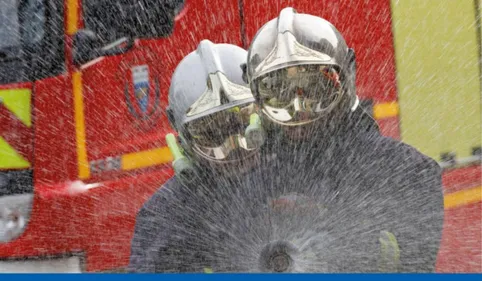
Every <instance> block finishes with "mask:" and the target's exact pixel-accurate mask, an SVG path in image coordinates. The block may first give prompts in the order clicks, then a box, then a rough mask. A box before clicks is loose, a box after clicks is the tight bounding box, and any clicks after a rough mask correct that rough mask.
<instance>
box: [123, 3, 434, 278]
mask: <svg viewBox="0 0 482 281" xmlns="http://www.w3.org/2000/svg"><path fill="white" fill-rule="evenodd" d="M307 27H309V28H307ZM230 62H231V60H230ZM181 64H182V63H181ZM244 69H245V70H246V72H247V73H245V75H243V76H244V77H245V78H246V80H247V82H249V84H250V87H251V92H252V93H253V94H254V98H255V100H256V106H255V111H254V112H255V113H256V112H257V113H258V114H259V116H260V119H261V124H262V130H258V131H256V132H258V133H257V134H254V135H255V136H264V137H262V138H261V137H259V138H254V139H263V140H264V142H260V141H253V143H257V144H260V143H264V144H263V146H262V147H261V148H260V149H259V151H260V152H259V153H258V155H266V157H259V158H258V159H259V160H260V161H257V162H256V164H253V163H255V162H253V161H245V160H244V159H248V157H247V155H241V157H240V159H243V160H241V161H240V163H243V164H241V166H239V167H241V169H238V168H237V167H238V166H236V165H233V166H223V168H222V169H221V170H219V169H218V168H215V167H216V166H215V165H213V163H211V162H209V161H208V162H204V161H198V160H196V161H197V162H198V163H202V164H200V167H202V169H200V168H197V169H196V170H197V171H199V170H201V171H209V175H211V176H205V177H201V178H203V179H204V180H206V178H208V179H209V180H208V181H207V182H209V183H208V184H204V180H194V182H195V183H196V184H195V185H191V186H190V188H187V189H185V190H183V191H182V192H172V191H171V192H165V193H164V194H165V196H164V197H163V200H160V199H159V200H157V203H155V204H152V206H151V207H149V208H150V209H151V211H150V214H151V218H150V219H146V220H145V222H144V224H146V225H147V224H151V226H150V228H145V229H144V230H142V227H139V225H142V223H140V222H139V218H138V226H137V229H136V233H142V232H150V233H151V235H154V236H156V237H155V239H157V241H162V242H159V243H160V245H162V247H159V246H158V245H156V246H154V247H150V245H155V243H153V241H154V240H155V239H153V238H150V239H149V238H148V239H140V238H137V242H136V236H135V237H134V242H133V253H134V254H133V255H134V258H133V259H132V260H131V261H134V262H133V263H131V264H138V268H141V269H142V268H143V267H144V266H145V270H147V271H177V272H178V271H189V272H192V271H194V272H199V271H203V270H205V271H208V272H210V271H215V272H218V271H219V272H379V271H384V272H387V271H390V272H393V271H402V272H430V271H433V270H434V267H435V261H436V257H437V253H438V248H439V244H440V239H441V232H442V224H443V196H442V188H441V170H440V167H439V166H438V165H437V163H436V162H434V161H433V160H432V159H430V158H428V157H426V156H424V155H422V154H421V153H420V152H418V151H417V150H416V149H414V148H413V147H410V146H409V145H406V144H404V143H401V142H398V141H396V140H393V139H390V138H386V137H383V136H382V135H381V134H380V133H379V131H378V127H377V125H376V123H375V122H374V120H373V119H372V118H371V117H370V116H369V115H368V114H367V113H366V112H365V110H363V108H361V107H360V106H359V101H358V98H357V95H356V88H355V77H356V76H355V75H356V73H355V71H356V67H355V54H354V51H353V50H352V49H350V48H348V46H347V44H346V43H345V41H344V39H343V37H342V36H341V34H340V33H339V32H338V31H337V30H336V28H335V27H334V26H333V25H331V24H330V23H329V22H327V21H325V20H324V19H321V18H319V17H315V16H311V15H307V14H298V13H296V12H295V11H294V10H293V9H291V8H286V9H283V10H282V12H281V13H280V15H279V17H278V18H276V19H273V20H272V21H270V22H268V23H267V24H265V25H264V26H263V27H262V28H261V29H260V30H259V31H258V33H257V34H256V36H255V38H254V39H253V41H252V43H251V46H250V48H249V51H248V59H247V65H246V66H245V67H244ZM176 82H178V83H179V84H181V85H182V84H187V83H185V82H184V81H182V80H176V79H173V85H175V84H176ZM177 102H180V101H176V102H174V100H170V104H171V106H173V105H174V104H176V103H177ZM193 102H194V101H191V102H189V103H193ZM194 104H195V105H198V104H197V103H194ZM202 104H205V103H202ZM250 106H251V105H250ZM208 107H209V108H212V107H210V106H208ZM193 108H194V109H196V108H197V106H194V107H193ZM185 110H186V109H184V110H181V111H180V116H184V115H183V114H184V113H183V112H185ZM206 112H207V111H206ZM210 113H211V112H210ZM255 113H253V111H250V112H249V114H251V116H254V117H257V116H258V115H256V114H255ZM210 116H211V117H213V118H210V119H211V120H216V118H215V115H211V114H210ZM173 117H175V116H173ZM171 119H173V120H174V119H175V118H171ZM178 119H179V118H178ZM253 120H258V119H257V118H253ZM218 123H219V122H218ZM228 123H229V124H236V123H235V122H231V121H230V122H228ZM253 123H254V124H258V125H259V123H258V122H257V121H256V122H253ZM181 124H182V123H181ZM245 124H247V123H246V121H245ZM250 125H251V124H250ZM184 127H188V126H184ZM200 127H202V128H208V127H209V126H200ZM245 127H246V125H245ZM248 127H249V126H248ZM176 128H181V126H179V125H177V126H176ZM198 128H199V127H198ZM218 128H219V130H209V134H208V136H207V137H208V140H209V141H208V143H210V145H212V144H213V139H212V138H213V137H215V136H218V135H219V134H221V135H223V134H226V133H227V134H231V130H230V129H228V128H227V127H223V126H221V127H218ZM256 128H257V129H259V128H258V127H256ZM247 131H249V130H247ZM194 132H195V131H193V132H192V133H191V135H195V136H196V135H197V136H201V135H203V134H199V133H194ZM261 132H262V133H261ZM221 139H223V138H221ZM181 140H182V142H183V143H184V144H183V145H182V147H183V148H184V147H185V149H186V151H187V152H186V154H188V155H192V156H194V155H195V153H189V151H194V150H195V149H194V148H193V147H194V146H196V143H194V142H190V143H189V141H190V139H187V140H186V139H184V137H181ZM199 145H201V146H202V143H199ZM172 146H174V147H175V145H172ZM174 152H175V153H174V154H175V158H176V161H178V162H176V161H175V162H174V168H175V170H177V172H176V174H178V175H180V178H187V179H189V178H194V177H193V176H190V175H193V174H194V175H195V174H198V172H192V171H193V170H190V169H187V168H186V167H189V164H186V163H187V162H188V161H187V158H184V157H183V155H182V153H181V152H180V151H176V150H175V149H174ZM176 155H177V156H176ZM193 159H199V160H201V158H197V157H195V156H194V157H193ZM176 163H178V165H176ZM247 163H249V165H248V167H249V168H248V169H246V168H245V167H244V166H246V165H247ZM176 166H178V167H177V168H176ZM233 167H234V168H233ZM206 168H207V169H206ZM213 168H214V169H213ZM186 171H188V172H186ZM219 171H221V172H219ZM191 182H192V181H191ZM168 186H169V184H168ZM195 186H200V187H201V188H200V189H196V188H195ZM203 186H205V187H207V188H202V187H203ZM168 190H169V189H168ZM174 190H177V191H180V190H181V189H174ZM194 190H202V192H200V193H199V192H198V193H197V194H194V193H195V191H194ZM152 201H153V200H150V202H152ZM146 206H149V203H148V204H147V205H146ZM186 206H188V207H186ZM146 209H147V208H146V207H144V209H143V211H141V214H142V212H146ZM156 214H157V215H156ZM159 214H162V215H159ZM156 216H157V217H158V218H159V219H156V220H155V222H154V218H155V217H156ZM145 217H149V215H146V216H145ZM153 224H157V226H152V225H153ZM138 229H141V230H138ZM161 230H162V231H161ZM160 233H162V234H160ZM138 237H141V235H138ZM142 243H145V244H147V245H149V246H142ZM139 245H140V247H139ZM135 247H139V249H141V250H138V253H142V252H143V253H144V255H145V256H149V257H150V258H148V259H144V262H143V261H142V259H139V258H136V257H135V256H136V255H135V253H136V250H135ZM160 249H162V250H160ZM146 253H147V254H146ZM137 256H142V255H141V254H138V255H137ZM156 259H157V261H155V262H151V261H149V260H156ZM155 263H157V267H156V266H151V267H150V268H149V264H155ZM134 267H135V266H134ZM141 271H142V270H141Z"/></svg>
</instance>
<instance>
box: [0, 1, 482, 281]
mask: <svg viewBox="0 0 482 281" xmlns="http://www.w3.org/2000/svg"><path fill="white" fill-rule="evenodd" d="M271 2H272V3H271ZM271 2H270V4H269V5H267V3H268V2H266V1H254V0H239V1H226V0H209V1H206V0H164V1H159V0H2V1H0V271H2V270H5V271H17V270H16V269H15V266H18V265H19V264H20V266H21V267H22V268H23V270H29V269H31V270H33V271H47V272H54V271H90V272H92V271H110V270H117V269H122V268H124V267H125V266H126V265H127V264H128V261H129V253H130V241H131V238H132V234H133V229H134V225H135V216H136V214H137V211H138V210H139V209H140V207H141V206H142V204H143V203H144V202H145V201H146V200H147V199H148V198H149V197H150V196H151V195H152V194H153V193H154V192H155V191H156V190H157V189H158V188H159V187H160V186H161V185H162V184H163V183H164V182H165V181H166V180H167V179H168V178H170V177H171V176H172V175H173V172H172V169H171V167H170V161H171V154H170V153H169V150H168V148H167V146H166V143H165V140H164V137H165V135H166V134H167V133H169V132H171V129H170V127H169V124H168V121H167V116H166V114H165V108H166V105H167V92H168V88H169V83H170V78H171V75H172V73H173V71H174V69H175V67H176V65H177V64H178V63H179V61H180V60H181V59H182V58H183V57H184V56H185V55H187V54H188V53H189V52H191V51H192V50H194V49H195V48H196V46H197V44H198V43H199V42H200V41H201V40H203V39H209V40H211V41H213V42H219V43H221V42H223V43H231V44H236V45H239V46H243V47H245V48H247V46H248V44H249V41H250V40H251V39H252V38H253V37H254V35H255V33H256V31H257V30H258V29H259V28H260V27H261V25H262V24H264V23H266V22H267V21H268V20H270V19H272V18H274V17H276V16H277V15H278V13H279V11H280V10H281V9H282V8H284V7H286V6H292V7H294V8H296V9H297V10H298V11H300V12H306V13H311V14H315V15H318V16H322V17H324V18H326V19H327V20H329V21H331V22H332V23H333V24H334V25H335V26H336V27H337V28H338V29H339V30H340V31H341V32H342V34H343V35H344V37H345V38H346V40H347V42H348V44H349V45H350V46H352V47H354V49H355V52H356V55H357V91H358V95H359V96H360V98H361V99H362V101H363V104H364V106H367V108H368V109H369V110H370V111H371V112H372V113H373V116H374V117H375V119H377V121H378V123H379V125H380V129H381V131H382V133H383V134H384V135H387V136H390V137H394V138H401V139H402V140H406V141H408V142H409V144H413V145H415V146H416V147H417V148H419V149H421V151H422V152H424V153H426V154H428V155H429V156H431V157H433V158H435V159H436V160H438V161H443V163H444V165H445V164H447V165H448V166H450V167H452V166H453V164H459V163H461V162H467V163H468V164H467V163H466V165H465V167H461V168H457V167H455V166H453V167H452V168H451V170H450V171H448V172H446V174H445V176H444V183H445V185H446V189H447V190H451V191H457V190H462V189H465V188H471V189H470V190H469V193H470V192H472V193H470V194H472V195H473V194H475V199H473V198H472V197H473V196H472V195H470V196H472V197H471V198H472V199H470V200H472V201H470V200H469V201H470V202H471V204H472V205H470V208H473V210H472V209H471V210H472V211H471V212H470V214H475V215H471V219H472V220H473V221H474V223H475V224H477V223H478V225H479V226H480V208H481V206H482V205H481V204H480V196H479V195H477V194H479V193H480V177H481V175H480V108H478V107H477V106H478V105H480V79H479V78H480V73H479V67H480V63H479V60H480V58H479V55H480V49H479V54H478V53H477V50H476V49H477V46H480V44H482V43H481V41H480V36H479V37H477V36H476V34H477V32H478V34H479V35H480V27H479V31H477V29H476V28H477V27H476V25H474V24H473V19H470V17H467V16H466V15H467V14H470V13H474V11H478V12H479V13H480V4H479V8H478V9H476V8H474V5H473V1H472V0H463V1H457V3H451V4H449V3H445V2H444V3H443V4H440V1H439V0H430V1H426V2H424V4H423V5H420V3H418V2H419V1H417V0H411V1H408V0H407V1H389V0H383V1H343V0H323V1H318V0H317V1H315V0H298V1H288V2H289V3H288V2H286V1H281V0H278V1H276V0H275V1H271ZM355 2H356V3H355ZM402 2H403V3H402ZM479 2H480V1H479ZM451 5H453V6H454V7H453V9H451V8H449V7H448V6H451ZM455 5H458V6H457V7H455ZM427 10H430V11H431V12H430V13H428V12H427ZM449 11H462V12H460V13H448V14H445V20H444V21H443V22H444V25H443V26H440V24H441V23H440V22H439V21H437V20H435V19H431V18H427V14H430V15H434V16H438V15H440V14H443V13H447V12H449ZM479 19H480V15H479ZM392 21H393V22H394V23H393V24H392ZM420 22H422V23H423V26H424V32H423V33H420V32H415V31H420V30H421V29H420V28H419V24H420ZM398 23H402V24H398ZM479 25H480V22H479ZM458 26H462V27H463V28H460V29H459V28H458ZM407 34H410V36H412V37H413V38H418V39H416V40H415V39H414V40H411V39H410V38H411V37H410V38H409V39H407V38H408V37H407ZM448 34H452V35H450V36H453V38H452V37H446V36H449V35H448ZM428 35H430V36H431V37H430V36H428ZM414 36H415V37H414ZM427 38H428V39H427ZM447 38H448V39H447ZM454 38H459V39H460V40H455V39H454ZM452 39H454V40H452ZM423 40H425V41H423ZM421 41H423V42H425V43H424V44H416V43H417V42H421ZM448 41H450V42H452V43H451V44H452V45H450V44H449V45H448V44H447V43H446V42H448ZM466 42H469V43H466ZM407 46H409V47H407ZM427 46H430V47H427ZM433 46H438V47H437V48H436V47H433ZM434 50H437V51H441V50H443V52H445V53H444V54H447V53H449V54H450V56H451V57H452V58H453V60H450V61H457V62H458V65H461V66H464V67H465V68H464V69H463V71H445V70H447V69H450V66H451V65H450V64H449V63H448V62H449V61H447V60H439V59H435V57H434V59H433V61H430V63H426V64H421V63H419V62H422V61H425V60H427V58H428V57H430V56H431V55H432V54H433V52H434ZM441 56H442V53H441V54H440V57H441ZM432 57H433V56H432ZM414 69H416V71H414ZM420 75H422V76H423V75H425V76H423V79H425V81H426V82H423V83H422V82H420V80H419V79H420V77H419V76H420ZM466 77H470V79H468V78H466ZM450 81H464V83H465V84H463V85H462V84H457V85H458V86H453V85H449V84H446V83H450ZM434 91H435V92H436V93H437V95H438V96H437V97H438V98H439V100H440V101H447V100H449V101H450V102H439V103H438V104H436V105H435V104H434V105H432V101H433V100H434V99H431V98H430V97H432V96H431V95H432V92H434ZM452 99H453V101H452ZM454 104H455V105H457V106H456V107H454V106H453V105H454ZM450 110H456V112H457V114H458V115H457V116H458V118H456V119H452V120H451V121H450V122H448V123H447V122H445V123H444V122H443V120H445V119H443V118H447V117H446V116H449V115H447V114H446V113H447V111H450ZM400 112H402V114H401V115H400V114H399V113H400ZM422 118H423V120H424V122H420V120H421V119H422ZM442 119H443V120H442ZM441 120H442V121H441ZM457 122H458V123H457ZM441 124H449V125H447V126H442V125H441ZM454 128H456V129H457V130H453V129H454ZM433 143H437V144H439V145H438V146H433V145H432V144H433ZM461 159H462V160H463V161H462V160H461ZM450 167H449V168H450ZM477 192H478V193H477ZM469 193H464V194H469ZM464 194H462V195H460V194H457V196H459V197H460V196H466V195H464ZM457 196H453V197H452V199H451V200H452V201H450V202H452V203H451V206H452V207H453V208H454V210H462V209H457V208H459V207H458V206H460V205H458V203H457V202H458V201H457V200H459V199H457V198H459V197H457ZM477 196H479V197H477ZM463 198H465V197H463ZM464 200H465V199H464ZM459 201H460V200H459ZM469 201H467V202H469ZM447 202H449V201H447ZM474 208H475V209H474ZM464 210H465V209H464ZM460 212H461V213H460V214H461V215H460V216H458V217H457V218H459V217H461V218H464V216H466V213H464V212H465V211H464V212H462V211H460ZM477 214H478V215H477ZM450 218H453V219H450ZM450 218H449V219H450V222H451V223H456V221H462V220H459V219H455V218H456V217H455V216H453V217H450ZM459 226H460V224H459ZM479 228H480V227H479ZM464 235H465V236H464ZM477 235H478V236H477ZM455 236H457V237H462V236H463V237H466V238H467V239H465V238H464V239H465V240H463V241H459V242H457V243H459V244H458V245H459V246H460V247H458V248H453V247H450V246H447V245H448V244H446V243H449V242H450V241H452V240H453V239H449V238H451V237H455ZM444 237H446V238H444V241H448V242H443V243H445V244H443V248H445V250H443V253H444V257H443V259H441V261H442V262H443V264H442V266H443V267H444V268H445V267H446V268H463V269H466V270H468V271H470V270H474V268H476V267H477V263H475V265H474V263H473V262H472V261H471V260H467V261H462V259H458V260H459V261H460V262H459V263H454V262H453V258H452V259H450V257H459V256H465V257H467V256H468V257H473V259H477V258H478V259H479V261H480V249H479V250H478V251H471V252H470V253H466V252H464V250H463V249H466V248H471V247H473V243H478V242H477V241H479V243H480V229H479V230H477V229H475V230H473V231H471V232H466V233H463V234H459V233H458V232H456V229H455V228H451V229H447V230H445V233H444ZM471 237H472V238H471ZM473 237H476V238H473ZM477 237H478V238H477ZM477 239H478V240H477ZM470 243H472V244H470ZM471 245H472V246H471ZM459 249H461V250H459ZM471 259H472V258H471ZM450 266H453V267H450Z"/></svg>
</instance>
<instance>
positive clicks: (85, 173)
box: [72, 71, 90, 179]
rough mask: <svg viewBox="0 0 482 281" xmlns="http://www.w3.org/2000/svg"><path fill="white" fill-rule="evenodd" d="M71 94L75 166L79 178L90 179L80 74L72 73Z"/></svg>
mask: <svg viewBox="0 0 482 281" xmlns="http://www.w3.org/2000/svg"><path fill="white" fill-rule="evenodd" d="M72 92H73V94H74V111H75V137H76V141H77V165H78V170H79V178H80V179H86V178H88V177H90V169H89V161H88V160H87V148H86V141H85V119H84V99H83V95H82V73H80V72H79V71H76V72H74V73H72Z"/></svg>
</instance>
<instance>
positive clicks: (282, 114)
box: [255, 65, 342, 126]
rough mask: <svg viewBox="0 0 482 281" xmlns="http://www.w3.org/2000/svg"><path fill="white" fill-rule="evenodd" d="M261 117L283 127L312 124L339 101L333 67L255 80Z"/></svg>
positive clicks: (286, 70) (298, 68) (292, 69)
mask: <svg viewBox="0 0 482 281" xmlns="http://www.w3.org/2000/svg"><path fill="white" fill-rule="evenodd" d="M255 87H256V91H257V93H258V95H259V98H260V100H261V104H262V110H263V113H264V114H265V115H266V116H267V117H268V118H270V119H271V120H272V121H274V122H276V123H279V124H283V125H291V126H294V125H303V124H307V123H311V122H313V121H315V120H317V119H318V118H320V117H321V116H323V115H324V114H326V113H327V112H329V111H331V110H332V109H333V108H334V107H335V105H336V104H337V103H338V102H339V101H340V98H341V95H342V88H341V82H340V75H339V72H338V71H337V68H336V66H333V65H298V66H293V67H287V68H283V69H280V70H276V71H273V72H269V73H267V74H265V75H263V76H261V77H259V78H257V79H256V80H255Z"/></svg>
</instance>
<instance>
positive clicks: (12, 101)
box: [0, 89, 32, 127]
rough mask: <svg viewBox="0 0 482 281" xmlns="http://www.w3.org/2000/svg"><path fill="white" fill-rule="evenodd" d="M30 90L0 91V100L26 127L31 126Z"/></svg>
mask: <svg viewBox="0 0 482 281" xmlns="http://www.w3.org/2000/svg"><path fill="white" fill-rule="evenodd" d="M31 95H32V91H31V90H30V89H8V90H0V100H1V103H3V105H5V107H6V108H7V109H8V110H10V111H11V112H12V113H13V114H14V115H15V116H16V117H17V118H18V119H19V120H20V121H22V123H23V124H25V126H27V127H31V126H32V119H31Z"/></svg>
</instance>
